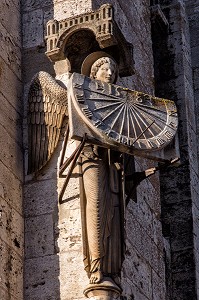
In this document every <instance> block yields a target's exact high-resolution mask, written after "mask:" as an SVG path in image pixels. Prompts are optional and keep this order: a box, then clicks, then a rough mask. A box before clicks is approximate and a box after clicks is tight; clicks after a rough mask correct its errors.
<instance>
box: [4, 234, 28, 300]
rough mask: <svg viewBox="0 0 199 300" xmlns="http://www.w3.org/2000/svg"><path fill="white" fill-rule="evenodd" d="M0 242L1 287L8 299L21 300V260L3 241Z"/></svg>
mask: <svg viewBox="0 0 199 300" xmlns="http://www.w3.org/2000/svg"><path fill="white" fill-rule="evenodd" d="M0 241H1V246H0V274H1V286H3V291H6V294H7V295H9V299H18V300H19V299H23V289H22V282H23V270H22V268H23V259H22V257H21V256H19V255H18V254H17V253H16V252H15V250H14V249H13V248H10V247H9V246H8V245H7V244H6V243H5V242H4V241H3V240H1V239H0ZM1 286H0V290H1ZM15 297H16V298H15Z"/></svg>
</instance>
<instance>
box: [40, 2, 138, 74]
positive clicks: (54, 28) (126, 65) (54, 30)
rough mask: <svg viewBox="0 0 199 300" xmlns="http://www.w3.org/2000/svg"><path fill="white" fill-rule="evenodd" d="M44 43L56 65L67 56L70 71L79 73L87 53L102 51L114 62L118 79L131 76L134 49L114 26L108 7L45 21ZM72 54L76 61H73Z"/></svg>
mask: <svg viewBox="0 0 199 300" xmlns="http://www.w3.org/2000/svg"><path fill="white" fill-rule="evenodd" d="M46 41H47V51H46V55H47V56H48V57H49V59H50V60H51V61H53V62H55V61H58V60H62V59H64V58H66V57H67V58H68V59H69V61H70V63H71V70H72V71H73V72H79V71H80V65H81V63H82V61H83V60H84V58H85V57H86V56H87V55H88V54H90V53H92V52H94V51H97V50H100V49H104V50H105V51H106V52H107V53H109V54H110V55H112V56H113V57H114V58H115V60H116V61H117V63H118V65H119V74H120V76H121V77H122V76H130V75H132V74H133V73H134V61H133V46H132V44H130V43H128V42H127V41H126V40H125V38H124V36H123V34H122V32H121V31H120V29H119V27H118V26H117V24H116V22H115V20H114V9H113V7H112V5H110V4H104V5H102V6H101V7H100V8H99V9H98V10H96V11H91V12H88V13H86V14H82V15H79V16H75V17H71V18H68V19H65V20H61V21H57V20H50V21H48V23H47V35H46ZM86 50H87V52H86ZM74 53H75V54H76V55H75V57H76V61H73V57H72V56H73V55H74ZM77 57H78V59H77Z"/></svg>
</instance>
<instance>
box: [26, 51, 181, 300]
mask: <svg viewBox="0 0 199 300" xmlns="http://www.w3.org/2000/svg"><path fill="white" fill-rule="evenodd" d="M82 74H83V75H81V74H76V73H75V74H73V75H72V76H71V78H70V80H69V82H68V84H67V88H66V85H65V87H64V86H63V84H62V85H60V83H58V82H57V81H56V80H55V79H53V78H52V77H51V76H50V75H49V74H47V73H45V72H40V73H38V74H37V75H36V76H35V77H34V78H33V81H32V83H31V85H30V91H29V113H28V127H29V168H28V171H29V173H32V172H36V171H38V170H39V169H41V168H42V167H43V166H44V165H45V164H46V163H47V162H48V161H49V159H50V157H51V156H52V154H53V152H54V149H55V148H56V146H57V143H58V139H59V135H60V130H61V126H62V121H63V119H64V117H65V116H66V117H67V120H68V123H69V128H70V135H71V137H72V138H74V139H76V140H81V139H82V138H83V135H85V134H86V143H85V145H84V147H83V148H82V151H81V155H80V169H81V170H80V174H81V176H80V198H81V199H80V200H81V212H82V235H83V252H84V264H85V270H86V272H87V274H88V277H89V278H90V286H89V287H88V288H87V289H86V290H85V294H86V295H88V294H89V292H90V291H91V290H93V285H94V286H98V287H99V286H101V287H105V289H106V288H107V287H109V289H111V290H114V291H116V293H118V294H120V292H121V290H120V286H119V277H120V270H121V265H122V260H123V245H124V244H123V239H124V199H123V195H124V191H123V185H122V184H123V179H122V172H123V170H122V168H121V166H122V153H129V154H131V155H139V156H143V157H148V153H149V154H150V153H151V152H152V151H154V150H159V149H161V148H163V147H165V146H166V145H167V144H168V143H169V142H170V141H171V139H172V138H173V137H174V135H175V133H176V130H177V113H176V106H175V104H174V103H173V101H170V100H165V99H159V98H156V97H153V96H150V95H146V94H143V93H141V92H137V91H132V90H129V89H127V88H123V87H120V86H117V85H115V83H116V80H117V76H118V67H117V63H116V62H115V60H114V59H113V58H112V57H110V55H108V54H107V53H105V52H102V51H98V52H94V53H92V54H90V55H89V56H88V57H87V58H86V59H85V61H84V62H83V65H82ZM67 81H68V80H67ZM62 83H63V81H62ZM107 299H108V298H107Z"/></svg>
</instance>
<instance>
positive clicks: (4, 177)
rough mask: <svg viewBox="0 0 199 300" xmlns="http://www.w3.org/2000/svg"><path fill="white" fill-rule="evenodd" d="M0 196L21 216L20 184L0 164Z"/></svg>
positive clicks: (10, 172) (9, 171)
mask: <svg viewBox="0 0 199 300" xmlns="http://www.w3.org/2000/svg"><path fill="white" fill-rule="evenodd" d="M0 167H1V173H0V186H1V196H2V198H4V199H5V200H6V201H7V202H8V203H9V204H10V206H13V207H15V209H16V210H17V211H18V212H19V213H20V214H21V215H22V182H20V181H19V179H17V178H16V176H15V175H14V174H13V173H12V171H11V170H9V169H8V168H7V167H6V166H5V165H4V164H3V163H2V162H0Z"/></svg>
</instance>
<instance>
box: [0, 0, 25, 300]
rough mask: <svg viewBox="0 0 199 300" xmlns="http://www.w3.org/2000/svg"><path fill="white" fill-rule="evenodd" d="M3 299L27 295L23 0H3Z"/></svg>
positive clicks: (0, 123)
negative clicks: (23, 144) (24, 200)
mask: <svg viewBox="0 0 199 300" xmlns="http://www.w3.org/2000/svg"><path fill="white" fill-rule="evenodd" d="M0 32H1V33H0V36H1V37H0V100H1V101H0V141H1V142H0V145H1V146H0V299H4V300H8V299H12V300H21V299H23V271H22V270H23V246H24V244H23V210H22V184H23V151H22V114H23V103H22V98H21V86H22V84H21V27H20V1H18V0H11V1H6V0H2V1H1V3H0Z"/></svg>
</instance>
